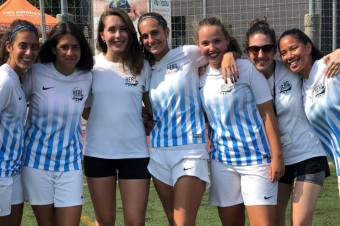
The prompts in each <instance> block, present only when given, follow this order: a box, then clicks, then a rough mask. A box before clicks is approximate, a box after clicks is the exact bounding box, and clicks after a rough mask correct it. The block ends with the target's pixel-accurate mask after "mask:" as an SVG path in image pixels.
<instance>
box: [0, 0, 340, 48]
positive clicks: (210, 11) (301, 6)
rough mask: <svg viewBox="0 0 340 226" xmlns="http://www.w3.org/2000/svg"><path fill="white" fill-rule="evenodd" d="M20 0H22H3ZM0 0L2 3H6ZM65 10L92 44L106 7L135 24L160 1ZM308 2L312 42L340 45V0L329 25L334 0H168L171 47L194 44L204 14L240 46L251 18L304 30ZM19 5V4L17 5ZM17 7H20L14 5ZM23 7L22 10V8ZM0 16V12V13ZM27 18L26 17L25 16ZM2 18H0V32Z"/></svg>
mask: <svg viewBox="0 0 340 226" xmlns="http://www.w3.org/2000/svg"><path fill="white" fill-rule="evenodd" d="M8 1H15V2H16V3H17V4H20V1H22V2H23V1H26V0H7V2H8ZM7 2H6V1H4V0H0V4H1V6H0V13H2V12H1V7H2V5H4V4H6V3H7ZM28 2H29V3H31V4H32V5H33V6H34V7H36V8H37V9H40V5H39V0H28ZM66 2H67V9H68V13H69V14H72V15H73V17H74V22H75V23H76V24H78V25H79V26H80V27H81V28H82V29H83V31H84V34H85V36H86V37H87V39H88V41H89V43H90V44H91V46H92V47H94V44H95V38H96V37H95V36H96V26H97V23H98V20H99V16H100V14H101V13H102V12H103V11H104V10H105V9H107V8H109V7H118V8H124V9H126V11H127V12H128V14H129V16H130V18H131V19H132V20H133V21H134V23H135V24H136V23H137V20H138V17H139V16H140V15H141V14H143V13H145V12H147V11H148V9H149V6H150V4H151V3H158V2H162V0H67V1H66ZM310 2H314V3H315V6H314V10H315V12H314V13H315V14H317V15H319V19H318V23H319V25H318V28H317V29H318V30H319V36H318V37H319V41H318V43H316V44H317V45H318V46H319V47H320V48H321V50H322V51H324V52H325V53H328V52H331V51H332V50H333V46H332V43H333V38H332V37H334V34H333V33H332V30H333V29H334V27H335V28H336V29H337V33H336V34H335V37H336V43H337V46H336V47H337V48H339V47H340V1H338V0H336V1H335V6H336V11H335V12H336V13H335V15H336V16H335V21H336V25H335V26H333V18H334V14H333V13H332V12H333V7H334V5H333V2H334V0H313V1H311V0H282V1H274V0H242V1H240V0H171V30H172V47H177V46H179V45H184V44H194V43H195V39H196V38H195V31H194V26H193V25H194V23H195V22H198V21H200V20H201V19H202V18H204V17H207V16H216V15H217V16H219V17H220V18H222V19H223V21H224V22H226V23H227V24H228V27H229V30H230V31H231V34H232V35H233V36H234V37H235V38H237V39H238V41H239V42H240V44H241V46H242V45H243V43H244V40H245V33H246V31H247V29H248V27H249V24H250V23H251V21H252V20H253V19H255V18H264V17H266V18H267V21H268V23H269V24H270V26H272V27H273V28H274V29H275V32H276V35H277V37H279V36H280V34H281V33H282V32H283V31H285V30H287V29H290V28H299V29H301V30H304V29H305V28H304V16H305V14H308V13H309V6H310ZM20 5H21V4H20ZM18 7H20V6H18ZM23 10H25V9H23ZM44 10H45V13H46V14H49V15H51V16H53V17H56V15H57V14H60V13H61V0H44ZM0 16H1V15H0ZM27 19H29V17H28V18H27ZM1 26H2V21H0V35H1Z"/></svg>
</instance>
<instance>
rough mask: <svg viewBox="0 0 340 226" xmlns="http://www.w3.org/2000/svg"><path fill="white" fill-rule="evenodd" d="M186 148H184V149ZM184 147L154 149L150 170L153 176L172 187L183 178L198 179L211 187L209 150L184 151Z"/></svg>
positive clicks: (151, 155)
mask: <svg viewBox="0 0 340 226" xmlns="http://www.w3.org/2000/svg"><path fill="white" fill-rule="evenodd" d="M183 147H184V148H183ZM180 148H181V149H180ZM185 148H186V147H185V145H184V146H177V147H171V148H152V149H151V150H150V161H149V165H148V170H149V172H150V173H151V175H152V176H154V177H156V178H157V179H158V180H160V181H162V182H163V183H165V184H168V185H170V186H175V184H176V182H177V180H178V179H179V178H180V177H182V176H194V177H198V178H199V179H201V180H202V181H205V182H206V189H208V188H209V187H210V179H209V172H208V159H209V155H208V152H207V149H197V150H183V149H185Z"/></svg>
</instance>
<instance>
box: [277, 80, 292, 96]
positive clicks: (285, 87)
mask: <svg viewBox="0 0 340 226" xmlns="http://www.w3.org/2000/svg"><path fill="white" fill-rule="evenodd" d="M279 90H280V93H283V94H287V93H289V92H290V91H291V90H292V84H291V83H290V82H289V80H285V81H283V82H282V83H281V84H279Z"/></svg>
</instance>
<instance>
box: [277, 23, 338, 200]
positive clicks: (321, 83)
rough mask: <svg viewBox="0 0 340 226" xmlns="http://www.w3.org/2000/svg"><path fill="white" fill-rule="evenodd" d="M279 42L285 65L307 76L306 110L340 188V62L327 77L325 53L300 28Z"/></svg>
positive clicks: (304, 79)
mask: <svg viewBox="0 0 340 226" xmlns="http://www.w3.org/2000/svg"><path fill="white" fill-rule="evenodd" d="M278 43H279V51H280V56H281V60H282V63H283V64H284V66H286V67H287V68H288V69H289V70H290V71H292V72H294V73H298V74H299V75H301V76H302V77H303V86H302V87H303V88H302V96H303V104H304V110H305V113H306V116H307V118H308V120H309V121H310V123H311V125H312V127H313V129H314V130H315V132H316V133H317V135H318V136H319V138H320V140H321V142H322V144H323V146H324V148H325V149H326V151H327V153H328V154H329V156H330V157H331V159H332V161H333V163H334V165H335V167H336V172H337V175H338V181H339V189H340V120H339V119H340V102H339V96H340V73H339V67H340V65H336V64H333V66H331V70H333V72H334V73H336V74H335V76H334V77H332V78H328V79H327V78H325V76H324V74H325V72H326V70H327V69H326V67H327V64H324V62H323V61H322V57H323V53H322V52H321V51H320V50H318V49H317V48H316V47H315V45H314V44H313V42H312V41H311V40H310V39H309V37H308V36H307V35H306V34H305V33H303V32H302V31H301V30H299V29H291V30H287V31H285V32H284V33H283V34H282V35H281V37H280V39H279V41H278ZM328 64H331V63H330V62H329V63H328ZM339 195H340V191H339Z"/></svg>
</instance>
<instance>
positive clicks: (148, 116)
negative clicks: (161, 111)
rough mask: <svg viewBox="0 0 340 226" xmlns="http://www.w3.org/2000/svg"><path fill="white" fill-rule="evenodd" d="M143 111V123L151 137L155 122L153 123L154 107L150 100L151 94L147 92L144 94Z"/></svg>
mask: <svg viewBox="0 0 340 226" xmlns="http://www.w3.org/2000/svg"><path fill="white" fill-rule="evenodd" d="M143 103H144V106H143V110H142V117H143V123H144V127H145V133H146V135H147V136H149V135H150V132H151V130H152V129H153V127H154V125H155V124H154V122H153V118H152V117H153V115H152V107H151V103H150V99H149V92H145V93H144V94H143Z"/></svg>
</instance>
